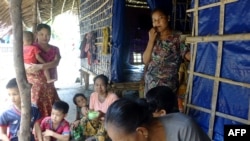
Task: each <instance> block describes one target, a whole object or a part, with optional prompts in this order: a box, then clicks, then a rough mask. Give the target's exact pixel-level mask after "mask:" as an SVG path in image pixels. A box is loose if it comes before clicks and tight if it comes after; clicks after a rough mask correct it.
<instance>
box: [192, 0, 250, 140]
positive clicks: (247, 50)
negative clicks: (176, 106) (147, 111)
mask: <svg viewBox="0 0 250 141" xmlns="http://www.w3.org/2000/svg"><path fill="white" fill-rule="evenodd" d="M214 2H219V1H215V0H200V1H199V6H204V5H207V4H211V3H214ZM193 4H194V2H192V5H193ZM249 7H250V2H249V1H248V0H239V1H237V2H233V3H229V4H226V6H225V15H224V17H225V26H224V35H226V34H241V33H250V8H249ZM219 15H220V7H219V6H217V7H213V8H207V9H204V10H201V11H199V21H198V27H199V29H198V34H199V35H198V36H210V35H218V31H219ZM217 47H218V42H205V43H199V44H198V48H197V57H196V61H195V72H199V73H203V74H207V75H212V76H214V75H215V70H216V59H217ZM249 54H250V40H249V41H224V42H223V51H222V63H221V73H220V77H222V78H226V79H229V80H233V81H236V82H243V83H250V75H249V74H250V57H249ZM213 84H214V81H213V80H211V79H206V78H202V77H199V76H195V77H194V80H193V88H192V89H193V92H192V98H191V100H192V101H191V103H192V104H193V105H198V106H200V107H204V108H208V109H211V101H212V93H213ZM249 101H250V89H249V88H245V87H242V86H236V85H233V84H228V83H224V82H220V84H219V92H218V100H217V107H216V111H218V112H221V113H224V114H228V115H231V116H236V117H239V118H243V119H246V120H248V111H249V104H250V103H249ZM189 114H190V115H191V116H193V117H195V119H196V120H197V121H198V123H199V124H200V125H201V127H202V128H203V129H204V130H205V131H208V128H209V118H210V114H208V113H204V112H200V111H197V110H191V111H190V113H189ZM225 124H241V123H238V122H236V121H233V120H229V119H225V118H222V117H219V116H216V118H215V123H214V129H213V131H214V132H213V140H215V141H223V140H224V125H225Z"/></svg>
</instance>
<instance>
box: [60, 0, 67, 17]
mask: <svg viewBox="0 0 250 141" xmlns="http://www.w3.org/2000/svg"><path fill="white" fill-rule="evenodd" d="M66 1H67V0H64V1H63V5H62V10H61V14H62V13H63V9H64V6H65V3H66Z"/></svg>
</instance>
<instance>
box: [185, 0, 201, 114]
mask: <svg viewBox="0 0 250 141" xmlns="http://www.w3.org/2000/svg"><path fill="white" fill-rule="evenodd" d="M198 5H199V0H195V1H194V7H195V8H194V9H195V11H194V18H193V29H192V36H197V35H198ZM196 54H197V43H195V44H194V45H193V48H191V61H190V71H191V72H194V66H195V60H196ZM193 77H194V76H193V74H191V75H189V77H188V86H187V94H188V95H187V98H186V99H185V103H186V104H187V103H191V98H192V93H193ZM189 110H190V109H189V108H187V107H184V111H185V113H187V114H188V113H189Z"/></svg>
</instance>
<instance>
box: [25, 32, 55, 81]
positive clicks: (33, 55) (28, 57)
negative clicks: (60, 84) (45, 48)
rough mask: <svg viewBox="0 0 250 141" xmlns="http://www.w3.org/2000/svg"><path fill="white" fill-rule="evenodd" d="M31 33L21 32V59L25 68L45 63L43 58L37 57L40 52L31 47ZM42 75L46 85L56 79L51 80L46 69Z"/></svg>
mask: <svg viewBox="0 0 250 141" xmlns="http://www.w3.org/2000/svg"><path fill="white" fill-rule="evenodd" d="M33 37H34V36H33V33H32V32H30V31H24V32H23V59H24V64H25V65H26V66H27V65H29V64H36V63H38V62H39V63H42V64H44V63H46V62H45V61H44V60H43V58H42V57H41V56H40V55H39V53H40V52H41V51H40V50H39V49H38V48H37V47H36V46H34V45H32V43H33V39H34V38H33ZM44 75H45V77H46V79H47V83H52V82H55V81H56V79H51V77H50V73H49V70H48V69H45V70H44Z"/></svg>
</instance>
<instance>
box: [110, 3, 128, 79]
mask: <svg viewBox="0 0 250 141" xmlns="http://www.w3.org/2000/svg"><path fill="white" fill-rule="evenodd" d="M124 9H125V0H114V3H113V17H112V18H113V19H112V41H111V43H112V50H111V52H112V54H111V81H112V82H120V81H121V80H122V66H121V65H122V57H121V54H122V53H121V50H122V48H123V36H124V26H125V25H124V18H123V17H124Z"/></svg>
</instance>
